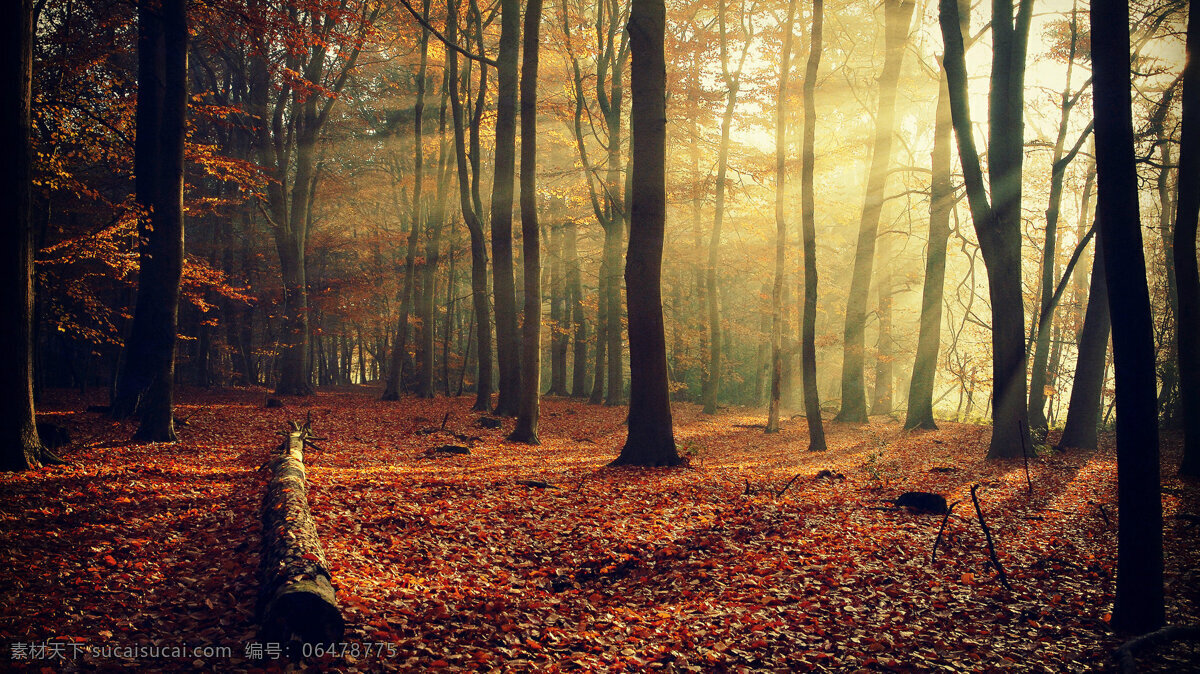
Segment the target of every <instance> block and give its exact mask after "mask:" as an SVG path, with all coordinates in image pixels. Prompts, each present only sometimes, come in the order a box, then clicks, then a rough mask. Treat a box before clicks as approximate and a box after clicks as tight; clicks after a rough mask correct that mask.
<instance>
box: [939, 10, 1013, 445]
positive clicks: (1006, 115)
mask: <svg viewBox="0 0 1200 674" xmlns="http://www.w3.org/2000/svg"><path fill="white" fill-rule="evenodd" d="M1032 4H1033V3H1032V0H1022V2H1021V6H1020V10H1019V12H1018V14H1017V17H1016V21H1015V24H1014V18H1013V11H1012V10H1013V7H1012V0H993V2H992V16H993V19H992V33H993V36H994V40H993V52H992V72H991V84H990V87H991V88H990V92H989V96H988V101H989V106H988V122H989V129H988V134H989V140H990V142H989V144H988V149H989V155H988V156H989V165H988V176H989V180H990V183H991V188H992V190H991V195H992V199H993V200H994V207H993V202H989V201H988V194H987V188H986V187H985V186H984V182H983V172H982V169H981V168H980V162H979V151H978V150H977V149H976V147H975V140H974V136H973V135H972V127H971V112H970V107H969V105H968V100H967V74H966V64H965V54H964V48H963V38H962V34H961V32H960V23H959V18H958V17H959V11H960V5H959V3H958V0H941V12H940V22H941V28H942V38H943V40H944V41H945V45H946V55H945V61H944V63H945V68H946V79H947V82H948V87H949V92H950V112H951V119H952V120H953V123H954V133H955V135H956V136H957V137H958V149H959V158H960V160H961V162H962V167H963V177H964V180H965V182H966V190H967V201H968V202H969V205H970V208H971V220H972V222H973V224H974V226H975V232H976V235H977V236H978V238H979V250H980V253H981V254H982V255H983V263H984V267H986V269H987V273H988V298H989V300H990V301H991V308H992V398H991V403H990V407H991V412H992V439H991V443H990V445H989V447H988V458H989V459H1000V458H1015V457H1019V456H1021V455H1022V452H1023V451H1024V450H1023V448H1024V447H1028V446H1030V444H1031V442H1030V439H1029V424H1028V415H1027V410H1028V407H1027V406H1026V402H1027V401H1026V395H1025V391H1026V382H1025V373H1026V371H1027V367H1026V365H1027V363H1026V359H1025V309H1024V306H1023V303H1022V301H1021V297H1022V290H1021V165H1022V162H1023V159H1024V143H1023V138H1024V118H1023V101H1024V91H1025V53H1026V44H1027V41H1028V35H1029V22H1030V20H1031V17H1032V12H1033V8H1032ZM961 11H968V10H967V8H966V6H965V5H964V6H963V7H961Z"/></svg>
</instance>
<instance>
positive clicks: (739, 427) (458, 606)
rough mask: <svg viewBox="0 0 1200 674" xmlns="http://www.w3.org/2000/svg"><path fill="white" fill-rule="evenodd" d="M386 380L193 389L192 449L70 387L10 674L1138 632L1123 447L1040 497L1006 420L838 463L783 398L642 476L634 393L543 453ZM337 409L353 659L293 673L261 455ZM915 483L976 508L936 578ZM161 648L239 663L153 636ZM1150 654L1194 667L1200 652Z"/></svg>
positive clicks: (52, 410)
mask: <svg viewBox="0 0 1200 674" xmlns="http://www.w3.org/2000/svg"><path fill="white" fill-rule="evenodd" d="M378 393H379V391H377V390H374V389H370V388H362V387H354V388H347V389H339V390H331V391H323V392H320V393H318V394H316V395H314V396H311V397H309V398H306V399H285V402H286V406H285V407H284V408H282V409H268V408H265V407H264V405H263V403H264V401H265V400H266V399H267V397H268V395H267V393H266V392H264V391H261V390H240V391H225V392H202V391H185V392H183V393H182V394H181V396H180V400H179V404H178V415H179V416H180V417H181V418H184V419H186V421H187V423H186V425H184V426H182V427H181V428H180V442H179V443H178V444H174V445H160V444H132V443H130V442H128V438H129V437H130V435H131V432H132V426H130V425H129V424H121V423H116V422H113V421H111V420H108V419H107V418H106V417H105V416H104V415H102V414H98V413H88V412H83V411H81V410H83V409H85V407H86V405H87V404H88V403H92V404H97V403H101V402H103V401H102V400H101V396H102V393H101V394H97V395H96V396H88V397H89V399H87V400H85V399H83V398H81V397H80V396H79V395H77V394H72V393H67V392H51V395H49V396H48V398H49V399H48V400H46V401H45V402H44V403H43V405H42V410H43V412H44V413H43V414H42V415H39V418H40V419H42V420H48V421H53V422H56V423H59V424H61V425H63V426H65V427H67V428H68V429H69V431H70V433H71V436H72V439H73V440H74V443H73V444H72V445H71V446H69V447H68V448H65V449H64V450H62V453H63V454H64V455H65V457H66V458H68V459H69V460H70V461H71V462H72V465H70V466H67V467H55V468H47V469H42V470H38V471H33V472H28V473H22V474H0V587H3V588H4V592H3V594H2V595H0V642H3V644H4V648H5V651H6V652H4V653H0V663H2V664H0V669H6V668H10V666H15V667H16V668H18V669H28V670H32V671H38V670H43V669H44V668H47V667H48V668H49V671H61V670H67V671H71V670H92V669H105V670H108V669H115V668H130V669H135V668H137V669H146V668H147V667H149V668H153V669H171V670H188V669H197V670H209V671H213V670H220V671H229V670H236V671H248V670H249V671H253V670H271V671H279V670H282V669H285V668H289V669H296V668H311V669H314V670H317V669H319V670H322V671H328V670H342V671H380V670H402V671H424V670H430V669H436V668H444V669H446V670H448V671H453V670H461V669H466V670H493V669H513V670H526V669H531V670H543V671H555V670H557V669H563V670H568V669H585V670H597V671H620V670H627V671H639V670H644V669H660V668H661V669H662V670H664V671H725V670H730V671H738V670H790V671H805V670H833V671H856V670H864V671H922V670H950V671H959V670H961V671H991V670H1020V671H1094V670H1097V669H1104V668H1107V667H1109V666H1110V663H1111V662H1112V660H1111V652H1112V649H1113V648H1115V647H1116V646H1117V645H1119V644H1120V643H1121V641H1122V639H1121V638H1120V637H1119V636H1118V635H1115V634H1114V633H1113V631H1112V629H1111V628H1110V625H1109V623H1110V621H1111V615H1110V611H1111V610H1112V601H1113V592H1114V575H1115V566H1116V554H1115V549H1116V526H1115V524H1116V516H1117V508H1116V504H1115V500H1116V467H1115V459H1114V454H1113V452H1112V449H1111V438H1106V439H1105V444H1106V447H1104V448H1102V449H1101V450H1100V451H1097V452H1094V453H1075V452H1072V453H1065V454H1058V453H1053V454H1051V453H1046V454H1044V455H1041V456H1036V457H1031V458H1030V460H1029V469H1028V470H1029V473H1028V474H1029V479H1030V480H1031V482H1032V493H1030V491H1029V487H1028V484H1027V481H1026V472H1025V468H1024V464H1023V462H1022V461H1021V460H1019V459H1018V460H1016V461H1008V462H987V461H985V460H984V455H985V453H986V448H987V440H988V434H989V429H988V428H986V427H979V426H972V425H964V424H954V423H945V424H943V425H942V430H940V431H936V432H912V433H908V432H904V431H903V430H902V429H901V424H900V423H898V422H897V421H895V420H892V419H889V418H885V417H879V418H874V419H872V421H871V423H870V424H869V425H848V424H837V423H832V422H827V423H826V429H827V430H826V432H827V433H828V443H829V450H828V451H827V452H824V453H810V452H807V451H805V450H806V448H807V444H808V443H807V429H806V425H805V421H804V419H803V418H800V417H797V418H794V419H791V420H790V421H786V422H785V424H784V427H783V430H782V432H781V433H779V434H775V435H765V434H763V432H762V427H761V424H762V423H763V422H764V421H765V415H764V413H763V412H762V411H759V410H744V409H729V410H724V411H722V413H721V414H719V415H717V416H715V417H706V416H704V415H702V414H700V412H699V408H698V407H695V406H693V405H688V404H676V405H675V407H674V409H675V415H676V418H675V424H676V437H677V440H678V442H679V446H680V447H681V450H682V451H683V452H685V453H686V454H687V455H688V456H689V458H690V459H691V466H690V467H689V468H678V469H669V470H664V469H629V468H621V469H613V468H606V467H605V464H606V463H607V462H608V461H610V460H612V459H613V458H615V457H616V456H617V453H618V451H619V448H620V445H621V443H622V442H623V440H624V435H625V433H624V426H623V421H624V415H625V412H626V410H625V408H623V407H613V408H605V407H598V406H589V405H587V404H584V403H583V402H581V401H576V400H567V399H558V398H545V399H544V400H543V405H542V420H541V440H542V444H541V445H539V446H526V445H520V444H513V443H508V442H506V441H505V440H504V437H505V434H506V433H507V432H508V431H510V430H511V427H512V424H513V420H511V419H506V420H504V427H503V428H502V429H485V428H481V427H479V426H478V425H477V418H478V417H479V415H478V414H477V413H472V412H471V411H470V406H471V403H472V399H471V398H467V397H463V398H452V399H446V398H438V399H435V400H417V399H412V398H406V399H404V400H403V401H401V402H399V403H385V402H381V401H379V400H378ZM90 398H95V399H90ZM310 414H311V419H312V425H313V429H314V431H315V432H316V433H317V434H318V435H320V436H323V437H324V438H327V439H325V440H322V441H319V442H318V443H317V444H318V446H319V449H310V450H309V451H307V452H306V455H305V463H306V464H307V466H308V467H309V469H310V470H309V480H310V484H311V487H310V502H311V505H312V510H313V513H314V516H315V518H316V522H317V526H318V529H319V531H320V535H321V538H322V540H323V543H324V545H325V551H326V556H327V557H328V560H329V562H330V565H331V568H332V572H333V582H334V584H335V586H336V588H337V593H338V600H339V602H340V603H341V605H342V608H343V612H344V615H345V617H346V619H347V631H346V638H345V641H346V645H345V646H343V647H341V650H344V651H345V652H344V653H339V654H337V655H333V656H331V655H323V656H322V657H319V658H317V657H313V658H309V659H307V660H304V661H303V662H300V663H293V664H290V665H289V664H288V662H287V661H286V660H284V659H279V660H275V659H272V657H271V656H272V652H271V650H270V649H267V650H265V651H263V652H261V657H259V656H260V653H259V652H255V651H253V650H251V648H252V645H253V644H254V642H255V639H256V635H255V630H256V626H255V623H254V611H255V600H256V593H257V567H258V559H259V547H260V524H259V510H258V507H259V503H260V502H261V499H262V494H263V491H264V488H265V484H266V474H265V472H260V471H259V470H258V468H259V466H260V465H261V464H263V462H264V461H265V460H266V459H267V458H268V455H269V452H270V450H271V448H272V447H273V446H275V445H277V444H278V443H279V437H278V433H279V432H280V431H281V430H283V429H284V427H285V425H286V422H288V421H289V420H303V419H304V418H305V417H306V416H307V415H310ZM447 415H448V416H447ZM443 419H445V423H444V426H445V428H446V429H448V430H449V431H452V432H455V433H459V434H462V435H467V436H477V437H478V439H477V440H473V441H471V445H472V446H471V453H470V454H469V455H465V456H460V455H445V456H437V457H436V458H432V457H431V456H430V455H428V454H427V453H426V450H428V449H430V448H432V447H435V446H438V445H443V444H448V443H450V444H461V441H459V440H456V439H455V438H454V437H452V436H451V435H449V434H447V433H446V432H445V431H442V430H439V429H440V427H441V426H442V425H443ZM430 429H435V430H434V432H431V433H427V432H423V431H427V430H430ZM1178 452H1179V447H1178V439H1177V438H1174V437H1171V436H1168V437H1167V438H1166V439H1165V440H1164V452H1163V484H1164V489H1163V506H1164V515H1165V518H1166V527H1165V536H1166V559H1167V572H1166V585H1167V596H1168V618H1169V621H1170V622H1171V623H1195V622H1197V621H1200V611H1198V607H1200V576H1198V573H1200V564H1198V563H1197V562H1198V561H1200V559H1198V557H1200V553H1198V548H1200V546H1197V545H1196V539H1197V537H1198V536H1200V527H1196V526H1194V525H1195V521H1194V520H1192V521H1188V520H1186V519H1177V518H1176V517H1175V516H1176V515H1180V514H1188V515H1200V485H1198V484H1197V483H1195V482H1187V483H1182V482H1180V480H1179V479H1178V478H1176V477H1175V470H1174V467H1175V466H1176V465H1177V461H1178ZM822 470H829V471H833V472H835V473H840V474H841V475H843V476H844V479H843V478H839V477H838V476H837V475H835V476H834V477H832V478H817V477H816V476H817V474H818V472H819V471H822ZM797 476H798V477H797ZM793 477H795V480H794V481H792V478H793ZM518 480H535V481H541V482H546V483H550V484H552V485H554V486H555V487H556V488H546V487H536V486H528V485H525V484H521V483H519V482H518ZM789 484H790V486H788V485H789ZM974 484H979V485H981V486H980V489H979V496H980V501H981V505H982V509H983V512H984V515H985V519H986V522H987V524H988V526H989V527H990V529H991V532H992V536H993V537H994V539H995V547H996V552H997V554H998V556H999V559H1000V561H1001V564H1002V566H1003V568H1004V570H1005V571H1006V572H1007V577H1008V581H1009V582H1010V584H1011V586H1012V589H1011V590H1008V589H1005V588H1004V587H1002V586H1001V584H1000V582H999V579H998V577H997V573H996V572H995V570H994V569H993V568H992V566H991V564H990V562H989V555H988V551H987V544H986V542H985V540H984V536H983V533H982V532H981V529H980V526H979V523H978V520H977V518H976V515H975V510H974V506H973V505H972V503H971V499H970V493H969V491H970V487H971V486H972V485H974ZM785 486H786V489H785ZM910 490H922V491H933V492H938V493H941V494H944V495H945V496H946V498H947V499H948V500H949V501H950V502H955V501H961V503H960V504H959V505H958V506H957V507H956V508H955V509H954V510H953V514H952V516H951V517H950V518H949V520H948V522H947V524H946V530H945V534H944V535H943V537H942V540H941V544H940V546H939V549H938V556H937V561H936V562H934V563H931V562H930V553H931V550H932V547H933V544H934V539H935V537H936V535H937V533H938V528H939V525H940V524H941V522H942V517H941V516H939V515H931V514H917V513H912V512H909V511H908V510H906V509H900V510H892V509H888V507H887V504H886V503H885V501H884V500H885V499H891V498H895V497H896V496H897V495H899V494H900V493H902V492H904V491H910ZM151 645H156V646H158V647H160V648H175V647H181V646H187V647H197V646H199V647H225V648H227V649H228V652H227V653H216V654H212V653H207V654H205V653H201V654H199V655H196V654H194V653H192V652H188V653H181V654H179V656H180V657H177V658H167V657H162V655H163V652H160V653H158V655H159V657H158V658H156V659H153V660H152V661H148V660H147V659H146V655H147V654H148V653H150V651H149V650H148V649H144V650H142V651H141V653H138V652H136V651H135V650H134V649H136V648H137V647H140V646H146V647H148V646H151ZM259 646H262V645H261V644H260V645H259ZM89 649H93V650H89ZM368 650H370V652H369V653H368V652H367V651H368ZM169 654H171V655H174V653H173V652H169ZM63 656H65V659H61V658H63ZM127 656H130V657H127ZM1141 662H1142V664H1143V666H1145V667H1147V668H1154V669H1160V670H1164V671H1182V670H1184V669H1188V668H1194V667H1195V665H1196V663H1197V662H1200V653H1197V652H1196V651H1195V650H1194V649H1193V648H1192V647H1188V646H1177V647H1175V648H1174V649H1167V650H1165V651H1161V652H1159V653H1158V654H1156V655H1154V656H1153V657H1151V658H1149V659H1143V660H1142V661H1141Z"/></svg>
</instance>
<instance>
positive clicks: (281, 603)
mask: <svg viewBox="0 0 1200 674" xmlns="http://www.w3.org/2000/svg"><path fill="white" fill-rule="evenodd" d="M307 434H308V429H307V428H305V429H300V430H293V431H291V432H290V433H289V434H288V436H287V437H286V438H285V439H284V441H283V444H282V445H281V446H280V447H279V450H278V451H277V453H276V456H275V457H274V458H272V459H271V461H270V462H269V463H268V466H269V467H270V469H271V481H270V483H269V484H268V485H267V494H266V497H265V498H264V499H263V509H262V525H263V555H262V565H261V576H262V587H261V590H260V594H259V611H258V612H259V618H260V622H261V623H262V634H261V636H262V638H263V639H264V640H268V641H275V642H280V643H284V642H287V641H290V640H291V639H292V638H293V637H296V638H299V639H300V640H302V641H305V642H308V643H333V642H337V641H341V638H342V632H343V628H344V621H343V619H342V614H341V611H340V609H338V605H337V599H336V598H335V596H334V591H333V585H332V583H331V580H332V578H333V577H332V575H330V572H329V563H328V562H326V561H325V552H324V550H322V548H321V540H320V538H318V536H317V528H316V524H315V523H314V522H313V518H312V513H311V511H310V510H309V507H308V481H307V477H306V474H305V470H304V439H305V437H306V436H307Z"/></svg>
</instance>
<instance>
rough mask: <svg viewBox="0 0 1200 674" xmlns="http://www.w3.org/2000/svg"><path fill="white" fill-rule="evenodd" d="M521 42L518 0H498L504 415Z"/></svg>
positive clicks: (512, 395)
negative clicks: (518, 64)
mask: <svg viewBox="0 0 1200 674" xmlns="http://www.w3.org/2000/svg"><path fill="white" fill-rule="evenodd" d="M520 42H521V0H501V1H500V51H499V56H498V58H497V61H498V62H499V64H500V67H499V68H498V69H497V70H498V74H499V85H498V89H497V91H496V152H495V159H494V161H495V178H494V182H493V183H492V294H493V296H494V298H495V300H494V304H495V309H496V357H497V359H498V361H499V363H500V398H499V400H497V402H496V410H495V411H496V414H502V415H506V416H514V415H516V414H517V412H518V407H519V399H520V389H521V351H520V348H519V344H518V338H517V306H516V289H515V287H514V280H513V250H512V249H513V238H512V210H513V208H512V207H513V177H514V173H515V164H516V143H517V79H518V78H517V60H518V57H519V56H520V47H521V44H520Z"/></svg>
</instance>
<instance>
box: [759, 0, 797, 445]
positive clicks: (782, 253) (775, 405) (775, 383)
mask: <svg viewBox="0 0 1200 674" xmlns="http://www.w3.org/2000/svg"><path fill="white" fill-rule="evenodd" d="M795 20H796V0H790V1H789V2H788V14H787V21H786V22H785V23H784V26H783V30H784V33H783V55H782V56H781V58H780V63H779V96H778V97H777V98H776V103H775V285H774V286H773V287H772V288H771V400H770V402H769V403H768V405H767V426H766V428H765V429H764V432H766V433H778V432H779V403H780V398H781V396H782V385H783V334H784V313H783V312H784V306H783V288H784V283H785V271H784V263H785V261H786V256H787V218H786V217H785V216H784V206H785V204H784V200H785V197H786V189H787V157H786V155H785V149H786V138H787V97H788V77H789V76H790V74H791V73H790V71H791V65H792V24H793V23H795Z"/></svg>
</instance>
